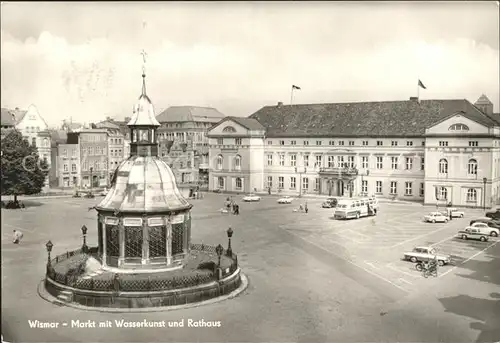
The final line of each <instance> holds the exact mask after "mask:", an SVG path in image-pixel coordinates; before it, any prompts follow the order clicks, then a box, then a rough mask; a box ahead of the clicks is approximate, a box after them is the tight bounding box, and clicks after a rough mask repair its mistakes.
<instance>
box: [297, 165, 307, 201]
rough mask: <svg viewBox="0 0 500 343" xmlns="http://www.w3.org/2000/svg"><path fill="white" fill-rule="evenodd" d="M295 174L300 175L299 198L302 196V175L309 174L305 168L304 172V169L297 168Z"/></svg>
mask: <svg viewBox="0 0 500 343" xmlns="http://www.w3.org/2000/svg"><path fill="white" fill-rule="evenodd" d="M295 173H299V198H300V197H301V196H302V174H305V173H307V168H306V167H304V169H303V171H302V169H300V171H299V168H297V167H295Z"/></svg>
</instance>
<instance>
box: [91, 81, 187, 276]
mask: <svg viewBox="0 0 500 343" xmlns="http://www.w3.org/2000/svg"><path fill="white" fill-rule="evenodd" d="M159 126H160V123H158V121H157V120H156V118H155V112H154V107H153V104H152V103H151V100H150V99H149V97H148V96H147V94H146V75H145V73H144V72H143V74H142V93H141V96H140V97H139V101H138V103H137V105H136V106H135V107H134V114H133V117H132V119H131V120H130V122H129V123H128V127H129V128H130V133H131V135H130V137H131V138H132V141H131V143H130V157H129V158H128V159H127V160H125V161H123V162H122V163H121V164H120V166H119V167H118V168H117V170H116V172H115V174H114V177H113V180H112V185H111V189H110V191H109V193H108V194H107V196H106V197H105V198H104V199H103V200H102V201H101V203H100V204H99V205H97V206H96V210H97V211H98V213H99V214H98V244H99V250H98V255H99V257H101V261H102V264H103V268H110V267H111V268H113V267H114V268H118V269H124V270H126V269H131V268H132V269H136V271H140V270H145V271H146V270H150V269H153V268H154V269H158V268H172V267H175V266H180V265H182V263H183V261H184V258H185V257H186V256H187V255H188V254H189V249H190V237H191V213H190V210H191V208H192V205H191V204H190V203H189V202H188V201H187V200H186V199H185V198H184V197H183V196H182V194H181V192H180V191H179V189H178V188H177V185H176V182H175V177H174V174H173V172H172V171H171V170H170V167H169V166H168V165H167V164H166V163H165V162H163V161H162V160H160V159H159V158H158V144H157V141H156V139H157V138H156V129H157V128H158V127H159Z"/></svg>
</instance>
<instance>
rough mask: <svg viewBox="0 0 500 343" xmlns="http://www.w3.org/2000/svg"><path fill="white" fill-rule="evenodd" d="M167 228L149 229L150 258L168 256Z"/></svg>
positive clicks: (156, 227)
mask: <svg viewBox="0 0 500 343" xmlns="http://www.w3.org/2000/svg"><path fill="white" fill-rule="evenodd" d="M166 235H167V227H166V226H153V227H150V228H149V257H163V256H166V255H167V238H166Z"/></svg>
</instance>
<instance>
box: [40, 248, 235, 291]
mask: <svg viewBox="0 0 500 343" xmlns="http://www.w3.org/2000/svg"><path fill="white" fill-rule="evenodd" d="M97 250H98V248H97V247H92V248H90V249H89V250H88V252H87V253H84V252H82V250H81V249H78V250H75V251H68V252H66V253H64V254H61V255H58V256H56V257H55V258H53V259H52V260H51V262H52V264H51V265H48V266H47V270H46V278H48V279H51V280H53V281H55V282H57V283H59V284H62V285H66V286H69V287H74V288H78V289H82V290H90V291H117V292H118V291H120V292H127V291H128V292H134V291H166V290H172V289H179V288H186V287H194V286H198V285H201V284H206V283H209V282H211V281H217V273H216V270H213V271H211V272H209V273H207V272H206V271H203V270H193V271H192V272H191V273H190V274H187V275H182V276H174V277H171V276H170V277H169V276H168V273H166V274H165V275H167V276H165V277H162V276H158V275H157V276H147V275H146V274H145V275H146V276H145V277H142V278H138V277H136V276H133V275H127V274H123V275H120V276H118V274H113V273H108V274H102V275H100V276H99V278H88V279H85V278H83V277H82V275H74V274H73V273H71V272H70V271H69V270H68V272H66V273H61V272H58V271H56V270H55V268H54V267H53V266H54V264H57V263H60V262H63V261H64V260H67V259H69V258H72V257H75V256H81V259H80V258H78V260H79V261H80V263H82V262H83V261H85V260H86V258H87V257H90V256H93V257H96V256H97ZM191 250H195V251H200V252H201V251H203V252H208V253H213V254H214V255H216V249H215V247H214V246H210V245H205V244H191ZM223 255H224V256H227V252H226V251H224V252H223ZM230 258H231V264H230V266H229V267H227V268H224V269H222V278H225V277H227V276H229V275H231V274H233V273H234V272H235V271H236V270H237V269H238V257H237V255H236V254H231V256H230ZM76 268H77V269H78V267H76Z"/></svg>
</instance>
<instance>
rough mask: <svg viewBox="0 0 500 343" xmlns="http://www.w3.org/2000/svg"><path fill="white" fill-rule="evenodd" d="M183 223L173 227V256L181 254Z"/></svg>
mask: <svg viewBox="0 0 500 343" xmlns="http://www.w3.org/2000/svg"><path fill="white" fill-rule="evenodd" d="M182 229H183V223H179V224H173V225H172V255H176V254H180V253H182V252H183V249H182V231H183V230H182Z"/></svg>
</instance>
